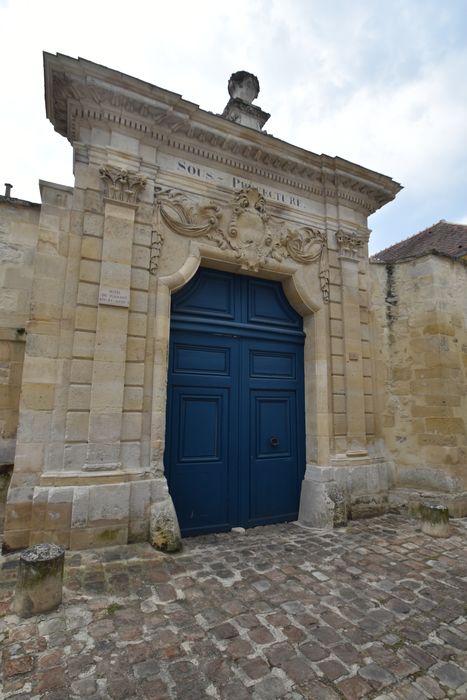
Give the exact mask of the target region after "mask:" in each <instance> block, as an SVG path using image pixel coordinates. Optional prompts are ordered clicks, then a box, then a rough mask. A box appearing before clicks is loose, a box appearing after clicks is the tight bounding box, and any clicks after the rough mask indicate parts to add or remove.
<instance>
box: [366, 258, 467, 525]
mask: <svg viewBox="0 0 467 700" xmlns="http://www.w3.org/2000/svg"><path fill="white" fill-rule="evenodd" d="M466 289H467V267H466V266H465V264H464V263H462V262H461V261H454V260H451V259H448V258H444V257H439V256H435V255H426V256H423V257H421V258H418V259H413V260H407V261H402V262H399V263H397V264H393V265H390V264H383V263H376V262H375V263H372V264H371V300H372V312H373V314H374V321H375V325H374V333H375V335H374V346H375V353H376V361H375V363H376V364H375V367H376V372H375V375H376V377H378V408H379V410H378V413H377V423H378V425H377V429H378V433H379V435H380V436H381V437H382V438H383V439H384V442H385V445H386V448H387V450H388V451H389V452H390V454H391V456H392V458H393V459H394V462H395V465H396V491H395V492H394V495H393V498H394V500H396V501H397V500H400V501H402V502H407V501H409V502H411V501H413V500H415V501H416V500H417V499H418V498H419V496H420V494H422V493H423V494H430V493H432V494H436V495H439V497H440V498H442V500H443V501H444V502H446V504H447V505H449V508H450V511H451V514H452V515H465V514H466V513H467V445H466V420H467V392H466V388H467V386H466V378H467V323H466V318H467V312H466V304H465V298H466V297H465V295H466Z"/></svg>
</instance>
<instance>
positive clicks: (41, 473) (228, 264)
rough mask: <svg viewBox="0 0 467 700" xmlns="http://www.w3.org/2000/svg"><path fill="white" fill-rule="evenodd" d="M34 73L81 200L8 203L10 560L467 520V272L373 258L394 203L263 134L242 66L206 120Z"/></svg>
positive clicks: (71, 74)
mask: <svg viewBox="0 0 467 700" xmlns="http://www.w3.org/2000/svg"><path fill="white" fill-rule="evenodd" d="M44 67H45V85H46V110H47V116H48V118H49V119H50V121H51V122H52V124H53V125H54V127H55V130H56V131H57V132H58V133H59V134H60V135H62V136H64V137H66V138H67V139H68V141H69V142H70V144H71V146H72V148H73V158H74V175H75V184H74V187H64V186H61V185H57V184H53V183H48V182H41V183H40V189H41V204H40V205H37V204H32V203H30V202H23V201H21V200H18V199H15V198H13V197H12V196H11V192H8V191H7V192H6V194H5V196H4V197H0V245H1V246H2V258H1V263H0V264H1V268H0V269H1V271H0V282H1V296H0V344H1V345H0V347H1V351H2V360H1V362H2V365H1V370H2V375H1V376H2V382H3V387H4V389H5V391H2V403H1V409H0V410H1V414H0V420H1V423H0V430H1V436H0V454H1V461H2V462H3V464H4V465H8V464H12V463H14V469H13V474H12V478H11V483H10V486H9V490H8V499H7V505H6V514H5V526H4V530H5V535H4V538H5V539H4V541H5V545H4V546H5V548H7V549H17V548H21V547H25V546H27V545H29V544H33V543H36V542H42V541H48V542H57V543H60V544H64V545H65V546H66V547H70V548H81V547H89V546H98V545H106V544H112V543H125V542H128V541H137V540H145V539H148V538H149V537H150V538H151V539H152V540H154V541H155V542H156V543H157V545H158V546H160V547H162V548H167V549H169V548H172V546H176V540H177V521H180V523H181V525H182V534H193V533H196V532H207V531H212V530H225V529H229V528H230V527H234V526H253V525H255V524H261V523H267V522H275V521H280V520H290V519H297V518H298V520H299V521H300V522H301V523H302V524H303V525H308V526H317V527H332V526H333V525H336V524H340V523H343V522H345V521H346V520H347V519H348V518H358V517H363V516H367V515H372V514H376V513H381V512H384V511H386V510H387V509H388V508H389V507H391V505H392V504H394V505H397V506H401V505H406V504H409V503H410V502H412V501H416V500H417V498H420V495H419V494H420V493H421V492H422V491H423V492H426V491H429V492H430V493H431V494H433V493H434V494H436V497H437V498H438V497H443V498H444V497H446V498H447V501H448V504H449V507H450V508H452V510H453V513H454V514H461V513H464V512H465V509H466V501H465V492H466V481H465V480H466V477H465V449H464V448H463V446H462V439H463V432H461V431H463V418H464V417H465V403H463V402H464V401H465V399H464V397H463V394H462V390H463V386H465V365H462V364H461V361H462V358H464V360H465V357H466V338H465V311H464V310H463V308H462V294H464V298H465V289H466V286H465V266H464V264H463V262H462V261H461V260H460V259H458V258H456V259H454V258H453V257H452V256H451V257H448V258H442V259H441V258H439V257H437V258H434V256H433V255H432V253H431V252H429V251H427V252H426V254H424V256H423V257H421V258H419V257H417V258H416V259H410V260H408V261H403V260H402V261H401V260H400V259H399V258H398V259H397V261H388V262H385V260H386V258H385V257H382V258H381V260H382V262H380V261H375V262H371V263H370V261H369V258H368V248H367V244H368V238H369V233H370V232H369V229H368V225H367V218H368V216H369V215H370V214H372V213H373V212H374V211H376V210H377V209H378V208H380V207H381V206H383V205H384V204H386V203H387V202H389V201H391V200H392V199H393V198H394V197H395V195H396V194H397V192H398V191H399V190H400V185H398V184H397V183H396V182H394V181H393V180H391V179H390V178H388V177H385V176H383V175H380V174H379V173H376V172H373V171H371V170H368V169H366V168H363V167H361V166H358V165H355V164H353V163H350V162H348V161H346V160H343V159H340V158H331V157H329V156H326V155H317V154H314V153H310V152H307V151H304V150H302V149H300V148H298V147H296V146H292V145H290V144H287V143H284V142H283V141H280V140H279V139H277V138H274V137H273V136H271V135H269V134H267V133H266V132H264V131H262V128H263V126H264V124H265V123H266V121H267V119H268V117H269V115H268V114H266V113H265V112H263V111H262V110H261V109H260V108H259V107H257V106H255V105H253V104H252V101H253V100H254V99H255V98H256V97H257V95H258V92H259V84H258V81H257V79H256V78H255V76H252V75H251V74H249V73H246V72H244V71H240V72H239V73H236V74H234V75H233V76H232V77H231V79H230V81H229V94H230V100H229V102H228V104H227V106H226V109H225V110H224V113H223V114H222V116H218V115H214V114H211V113H209V112H205V111H203V110H201V109H199V107H198V106H197V105H195V104H192V103H190V102H187V101H185V100H183V99H182V98H181V97H180V96H179V95H176V94H174V93H172V92H168V91H166V90H162V89H161V88H158V87H156V86H154V85H150V84H148V83H145V82H142V81H140V80H137V79H136V78H132V77H130V76H126V75H123V74H122V73H119V72H117V71H113V70H111V69H109V68H105V67H103V66H99V65H96V64H94V63H91V62H89V61H85V60H83V59H78V60H75V59H72V58H69V57H67V56H63V55H56V56H54V55H50V54H45V59H44ZM387 252H388V251H386V253H387ZM408 271H409V272H410V274H409V272H408ZM441 277H443V284H442V285H441V284H440V282H439V280H440V279H441ZM422 280H423V281H422ZM446 280H448V283H446ZM428 288H429V289H428ZM451 288H452V289H453V290H455V298H454V300H451V302H453V303H451V302H450V300H449V292H450V289H451ZM417 295H418V296H417ZM396 301H397V302H398V303H397V304H396V303H395V302H396ZM445 346H446V347H445ZM441 353H444V354H443V355H442V356H441ZM462 353H463V354H462ZM424 373H426V374H424ZM448 386H449V392H450V394H449V395H450V399H449V401H447V402H446V403H443V390H444V389H447V387H448ZM443 388H444V389H443ZM451 389H452V391H451ZM445 393H447V392H445ZM17 425H18V428H17V430H16V426H17ZM424 497H426V494H425V496H424ZM174 503H175V508H174V505H173V504H174Z"/></svg>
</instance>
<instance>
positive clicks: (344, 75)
mask: <svg viewBox="0 0 467 700" xmlns="http://www.w3.org/2000/svg"><path fill="white" fill-rule="evenodd" d="M43 51H47V52H50V53H63V54H66V55H68V56H72V57H74V58H77V57H78V56H80V57H82V58H86V59H88V60H90V61H94V62H95V63H101V64H103V65H105V66H108V67H109V68H113V69H116V70H119V71H122V72H124V73H127V74H129V75H133V76H135V77H137V78H140V79H143V80H146V81H148V82H150V83H153V84H155V85H158V86H160V87H163V88H166V89H168V90H171V91H173V92H176V93H179V94H181V95H182V96H183V97H184V98H185V99H187V100H189V101H191V102H195V103H196V104H198V105H199V106H200V107H201V108H202V109H205V110H208V111H211V112H214V113H221V112H222V110H223V108H224V106H225V104H226V103H227V101H228V97H229V96H228V93H227V81H228V78H229V77H230V75H231V73H233V72H235V71H237V70H247V71H249V72H252V73H254V74H255V75H257V76H258V78H259V82H260V88H261V91H260V94H259V97H258V99H257V100H256V102H255V104H257V105H258V106H260V107H261V108H262V109H263V110H265V111H266V112H269V113H270V114H271V118H270V120H269V121H268V123H267V124H266V126H265V129H266V130H267V131H268V133H270V134H273V135H274V136H276V137H277V138H280V139H282V140H283V141H287V142H289V143H292V144H294V145H297V146H300V147H301V148H305V149H307V150H309V151H312V152H313V153H318V154H319V153H326V154H327V155H329V156H339V157H341V158H345V159H347V160H350V161H352V162H354V163H358V164H359V165H362V166H365V167H367V168H370V169H372V170H376V171H377V172H380V173H383V174H384V175H388V176H390V177H392V178H393V179H394V180H396V181H397V182H399V183H401V184H402V185H403V187H404V189H403V190H402V191H401V192H400V193H399V194H398V195H397V197H396V199H395V200H394V201H393V202H391V203H389V204H387V205H386V206H385V207H383V209H381V210H379V211H378V212H377V213H376V214H374V215H372V216H371V217H370V218H369V226H370V228H371V229H372V236H371V239H370V252H372V253H375V252H377V251H379V250H381V249H383V248H385V247H387V246H389V245H392V244H393V243H395V242H397V241H400V240H402V239H404V238H407V237H408V236H411V235H412V234H414V233H417V232H418V231H421V230H423V229H424V228H426V227H427V226H430V225H431V224H433V223H435V222H437V221H439V220H440V219H446V220H447V221H454V222H457V223H464V224H467V78H466V76H467V0H230V2H226V1H225V0H196V1H193V0H178V1H177V0H172V1H170V0H165V1H164V2H162V1H161V0H132V2H128V1H125V2H123V1H121V0H112V1H110V0H93V1H92V2H91V1H90V0H79V2H77V1H76V0H60V2H58V1H56V0H0V65H1V68H0V70H1V86H2V87H1V99H0V193H3V191H4V189H3V183H4V182H9V183H12V184H13V190H12V196H14V197H18V198H20V199H27V200H31V201H40V197H39V187H38V182H39V180H40V179H42V180H48V181H51V182H57V183H60V184H64V185H72V184H73V172H72V149H71V146H70V144H69V143H68V141H67V140H66V139H65V138H64V137H62V136H60V135H59V134H57V133H55V132H54V129H53V127H52V125H51V124H50V122H48V120H47V119H46V116H45V104H44V87H43V86H44V80H43V63H42V52H43Z"/></svg>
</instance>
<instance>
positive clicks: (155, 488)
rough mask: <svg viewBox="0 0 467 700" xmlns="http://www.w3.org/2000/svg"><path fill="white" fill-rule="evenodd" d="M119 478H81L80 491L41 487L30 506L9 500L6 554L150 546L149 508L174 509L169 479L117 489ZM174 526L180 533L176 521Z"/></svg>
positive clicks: (126, 484)
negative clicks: (43, 548)
mask: <svg viewBox="0 0 467 700" xmlns="http://www.w3.org/2000/svg"><path fill="white" fill-rule="evenodd" d="M116 478H118V476H116V475H115V474H113V475H112V480H113V482H111V481H110V477H109V481H108V482H107V483H106V480H105V479H106V477H104V476H102V474H100V475H97V476H96V477H95V478H92V477H89V476H88V475H87V476H84V475H81V476H80V477H79V479H80V480H81V483H80V484H79V485H76V484H74V485H60V486H52V485H50V486H38V487H35V488H34V490H33V492H32V502H31V500H29V502H26V501H25V502H22V501H21V499H20V498H16V499H14V496H15V494H10V496H11V497H12V499H11V500H10V502H9V504H8V506H7V518H6V523H5V537H4V549H5V551H12V550H15V549H22V548H24V547H28V546H30V545H33V544H37V543H39V542H51V543H55V544H60V545H62V546H63V547H65V549H87V548H90V547H106V546H110V545H120V544H127V543H128V542H144V541H148V540H149V532H150V515H151V507H152V506H153V505H154V504H157V503H164V504H167V502H168V501H170V503H171V499H170V496H169V494H168V489H167V482H166V480H165V478H164V477H159V478H146V479H144V478H140V479H133V480H130V481H126V482H123V483H122V482H120V483H118V482H117V483H115V480H116ZM77 480H78V479H77ZM83 482H84V483H83ZM21 495H22V491H21V490H18V496H21ZM172 507H173V506H172ZM175 524H176V525H177V527H178V524H177V523H176V516H175Z"/></svg>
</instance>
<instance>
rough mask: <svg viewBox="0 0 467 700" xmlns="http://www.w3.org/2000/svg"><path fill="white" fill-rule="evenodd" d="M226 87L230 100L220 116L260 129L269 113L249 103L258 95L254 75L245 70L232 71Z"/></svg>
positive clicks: (256, 81)
mask: <svg viewBox="0 0 467 700" xmlns="http://www.w3.org/2000/svg"><path fill="white" fill-rule="evenodd" d="M228 89H229V95H230V100H229V101H228V103H227V105H226V107H225V109H224V112H223V114H222V116H223V117H224V118H225V119H228V120H229V121H231V122H236V123H237V124H241V125H242V126H249V127H250V129H256V130H257V131H261V129H262V128H263V126H264V125H265V123H266V122H267V120H268V119H269V116H270V115H269V114H268V113H267V112H263V110H262V109H261V108H260V107H257V106H256V105H252V104H251V103H252V102H253V100H255V99H256V98H257V97H258V95H259V81H258V78H257V77H256V75H253V73H248V72H247V71H246V70H239V71H237V72H236V73H232V75H231V76H230V79H229V83H228Z"/></svg>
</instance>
